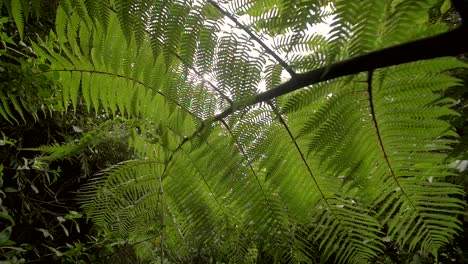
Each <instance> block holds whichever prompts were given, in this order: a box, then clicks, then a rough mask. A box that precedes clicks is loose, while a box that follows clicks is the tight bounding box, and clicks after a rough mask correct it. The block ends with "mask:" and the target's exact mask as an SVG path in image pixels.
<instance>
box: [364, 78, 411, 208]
mask: <svg viewBox="0 0 468 264" xmlns="http://www.w3.org/2000/svg"><path fill="white" fill-rule="evenodd" d="M372 77H373V71H372V70H371V71H369V72H368V73H367V93H368V94H369V108H370V112H371V116H372V123H373V125H374V128H375V134H376V136H377V140H378V142H379V147H380V151H381V152H382V155H383V158H384V159H385V163H386V165H387V167H388V169H389V171H390V174H391V175H392V178H393V180H394V181H395V183H396V184H397V186H398V188H400V190H401V192H402V193H403V195H404V196H405V197H406V199H407V200H408V201H409V203H410V204H411V207H413V208H416V207H415V206H414V204H413V202H412V201H411V199H410V198H409V196H408V194H407V193H406V192H405V190H403V187H401V185H400V182H399V181H398V178H397V177H396V175H395V171H394V170H393V167H392V165H391V163H390V160H389V159H388V155H387V151H386V150H385V146H384V143H383V141H382V135H381V134H380V129H379V123H378V122H377V117H376V114H375V106H374V94H373V93H372V79H373V78H372Z"/></svg>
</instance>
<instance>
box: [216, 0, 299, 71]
mask: <svg viewBox="0 0 468 264" xmlns="http://www.w3.org/2000/svg"><path fill="white" fill-rule="evenodd" d="M208 3H210V4H211V5H212V6H214V7H215V8H216V9H217V10H218V11H219V12H221V13H222V14H223V15H224V16H226V17H228V18H229V19H230V20H231V21H232V22H234V23H235V24H236V25H237V26H238V27H239V28H240V29H242V30H243V31H244V32H245V33H247V35H249V36H250V37H251V38H252V39H253V40H254V41H255V42H257V43H258V44H259V45H260V46H261V47H262V48H263V49H264V50H265V52H266V53H268V54H270V55H271V56H272V57H273V58H274V59H275V60H276V61H277V62H278V63H279V65H281V67H283V68H284V69H285V70H286V71H287V72H288V73H289V74H290V75H291V77H294V76H296V72H295V71H294V70H293V69H292V68H291V66H289V64H287V63H286V62H285V61H284V60H283V59H281V58H280V57H279V56H278V55H277V54H276V53H275V52H274V51H273V50H272V49H270V48H269V47H268V46H267V45H266V44H265V42H263V41H262V40H261V39H260V38H259V37H257V36H256V35H255V34H254V33H253V32H252V31H251V30H250V29H249V28H248V27H246V26H244V25H243V24H242V23H240V22H239V21H238V20H237V19H236V18H235V17H234V15H232V14H230V13H229V12H227V11H226V10H224V9H223V8H222V7H221V6H219V5H218V4H217V3H215V2H214V1H213V0H208Z"/></svg>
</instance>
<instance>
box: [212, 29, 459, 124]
mask: <svg viewBox="0 0 468 264" xmlns="http://www.w3.org/2000/svg"><path fill="white" fill-rule="evenodd" d="M466 35H468V27H467V26H461V27H459V28H457V29H454V30H452V31H449V32H446V33H442V34H439V35H436V36H432V37H428V38H423V39H420V40H416V41H412V42H409V43H404V44H400V45H397V46H393V47H390V48H385V49H382V50H378V51H374V52H370V53H367V54H365V55H362V56H357V57H354V58H350V59H347V60H343V61H339V62H336V63H332V64H330V65H328V66H324V67H321V68H318V69H315V70H312V71H308V72H304V73H298V74H296V75H295V76H294V77H292V78H291V79H289V80H288V81H287V82H284V83H282V84H280V85H278V86H276V87H275V88H273V89H270V90H267V91H265V92H262V93H259V94H257V95H256V96H253V97H252V99H251V100H246V101H244V102H242V103H239V104H238V105H236V104H235V105H236V107H229V108H227V109H225V110H224V111H223V112H221V113H220V114H218V115H216V116H214V117H213V118H212V119H213V120H214V121H219V120H221V119H223V118H226V117H227V116H229V115H231V114H232V113H233V112H235V111H238V110H241V109H245V108H246V107H249V106H252V105H255V104H258V103H261V102H266V101H268V100H270V99H273V98H276V97H279V96H282V95H285V94H288V93H291V92H294V91H296V90H299V89H301V88H304V87H307V86H310V85H313V84H317V83H321V82H324V81H328V80H332V79H336V78H339V77H344V76H348V75H352V74H356V73H360V72H366V71H370V70H374V69H378V68H384V67H388V66H393V65H399V64H403V63H408V62H413V61H418V60H428V59H433V58H438V57H446V56H457V55H459V54H463V53H467V52H468V39H466V38H465V36H466Z"/></svg>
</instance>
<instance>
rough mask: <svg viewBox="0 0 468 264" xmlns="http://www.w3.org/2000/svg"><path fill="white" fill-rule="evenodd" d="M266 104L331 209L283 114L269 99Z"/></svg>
mask: <svg viewBox="0 0 468 264" xmlns="http://www.w3.org/2000/svg"><path fill="white" fill-rule="evenodd" d="M267 104H268V105H269V106H270V107H271V109H272V110H273V112H274V113H275V115H276V117H278V121H279V122H280V123H281V125H282V126H283V127H284V129H286V132H287V133H288V135H289V137H290V138H291V140H292V142H293V144H294V147H295V148H296V150H297V152H298V153H299V156H300V157H301V160H302V162H303V163H304V166H305V167H306V169H307V172H308V173H309V175H310V177H311V178H312V180H313V181H314V184H315V186H317V189H318V191H319V192H320V196H322V198H323V199H324V201H325V203H326V204H327V206H328V208H330V210H331V211H333V209H332V207H331V206H330V204H329V203H328V201H327V197H325V194H324V193H323V191H322V189H321V188H320V185H319V184H318V182H317V179H315V176H314V174H313V173H312V169H311V168H310V166H309V163H308V162H307V160H306V158H305V156H304V153H303V152H302V150H301V148H300V147H299V144H298V143H297V141H296V139H295V137H294V135H293V134H292V131H291V129H290V128H289V126H288V124H287V123H286V120H284V118H283V116H282V115H281V113H280V112H279V110H278V108H276V106H275V105H273V103H272V102H271V101H267Z"/></svg>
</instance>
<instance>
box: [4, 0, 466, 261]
mask: <svg viewBox="0 0 468 264" xmlns="http://www.w3.org/2000/svg"><path fill="white" fill-rule="evenodd" d="M439 2H441V1H435V0H434V1H432V0H418V1H392V0H382V1H370V0H369V1H318V0H317V1H288V0H276V1H244V0H238V1H232V2H230V3H227V4H220V5H221V7H219V6H218V5H212V4H211V2H210V1H208V2H205V1H184V0H180V1H136V0H128V1H104V0H100V1H78V0H76V1H62V2H61V6H59V7H58V9H57V15H56V22H55V23H56V31H55V32H56V33H55V34H52V33H51V34H50V35H49V38H47V39H39V40H38V41H37V42H34V43H33V44H32V48H33V50H34V52H35V54H36V56H37V57H35V58H34V60H32V61H36V60H37V61H40V62H44V63H45V62H47V68H45V67H43V68H44V69H41V71H40V73H39V72H37V75H38V76H40V78H44V79H46V80H52V81H54V83H55V82H56V83H58V84H59V86H58V87H60V89H59V91H57V94H58V95H57V98H58V99H57V100H58V101H59V102H60V105H61V109H63V110H64V111H70V109H72V110H73V112H74V113H76V112H78V113H79V109H80V107H82V108H86V110H87V111H88V112H90V113H93V114H95V115H96V118H99V117H105V118H111V119H113V120H112V121H108V122H105V123H103V125H101V126H99V127H97V128H95V129H93V130H90V131H87V132H86V133H83V136H82V137H81V138H80V139H78V140H76V141H75V142H70V143H67V144H63V145H53V146H50V145H49V146H44V147H41V148H37V149H38V150H42V151H43V152H45V153H48V154H49V156H47V157H45V158H43V160H47V159H49V160H57V159H63V158H70V157H72V156H76V155H79V153H82V151H83V149H84V148H86V147H93V146H96V144H99V143H100V142H102V141H103V140H105V139H106V138H107V137H109V134H112V133H114V132H115V131H117V134H119V135H122V134H124V135H125V137H124V138H123V139H122V140H127V136H128V142H129V146H130V147H132V149H133V150H134V152H135V154H134V156H132V158H131V159H128V160H126V161H123V162H119V163H117V164H113V165H112V166H109V167H108V168H106V169H104V170H102V172H101V173H100V174H98V175H96V176H95V178H94V179H92V180H90V181H89V182H88V183H87V184H86V185H85V186H84V188H83V189H82V190H81V191H80V199H81V202H82V203H83V208H84V210H85V211H86V213H87V215H88V217H89V218H91V219H92V221H93V223H94V224H95V225H96V226H97V227H98V228H100V229H102V230H105V231H107V232H112V233H113V234H114V235H115V236H117V237H120V238H122V239H125V240H126V241H127V242H128V243H130V244H135V245H134V247H135V249H136V252H137V253H138V255H139V257H140V259H141V260H142V261H146V262H150V261H156V259H159V261H160V262H161V263H162V262H165V261H171V262H173V263H184V262H186V263H188V262H192V261H194V259H197V258H198V259H199V260H200V261H204V262H210V261H217V262H229V263H252V262H255V261H256V262H257V263H315V262H320V263H326V262H327V261H328V262H333V263H348V262H349V263H369V262H372V261H375V260H376V259H378V258H379V256H380V255H382V254H384V253H386V252H387V251H388V250H389V249H390V248H392V247H395V248H397V250H398V251H404V252H408V254H410V255H411V254H413V255H415V253H416V252H419V253H418V254H421V255H428V254H432V256H433V257H434V258H435V259H437V258H438V256H439V254H440V252H441V250H443V248H444V246H446V245H449V244H450V243H452V241H453V239H454V238H455V237H456V236H457V234H458V233H459V232H460V229H461V225H462V223H461V221H460V218H461V215H462V214H463V213H464V211H465V208H466V204H465V203H464V202H463V201H462V199H461V198H462V197H463V195H464V190H463V188H462V187H461V186H459V185H456V184H453V183H450V182H449V181H448V180H447V179H449V178H450V177H452V176H456V175H457V174H456V171H454V170H453V169H451V168H450V166H449V162H450V156H449V155H450V153H451V151H452V148H453V147H454V146H456V144H457V143H458V141H459V135H458V134H457V133H456V131H455V129H454V127H453V126H452V124H451V122H450V121H451V120H453V119H455V118H456V117H457V116H459V115H460V114H459V113H458V112H456V111H454V110H453V109H452V106H453V105H455V104H456V102H455V101H454V100H453V99H450V98H449V97H446V96H445V94H444V91H446V90H447V89H449V88H450V89H461V86H462V85H463V84H462V83H461V81H460V79H459V78H456V77H454V76H453V74H452V73H451V71H454V70H460V69H463V68H466V67H467V66H466V64H465V63H462V62H461V61H460V60H458V59H456V58H452V57H444V58H438V59H433V60H426V61H417V62H411V63H406V64H403V65H397V66H391V67H386V68H380V69H374V70H373V71H371V72H367V73H359V74H355V75H352V76H345V77H340V78H336V79H334V80H330V81H326V82H322V83H320V84H317V85H312V86H309V87H306V88H304V89H302V90H299V91H296V92H292V93H289V94H287V95H285V96H282V97H279V98H275V100H274V101H271V102H270V101H269V102H266V103H264V104H258V105H256V106H254V107H246V106H247V105H250V104H249V102H255V101H254V100H255V99H256V95H257V94H258V93H259V92H260V91H261V90H262V89H264V88H261V86H262V85H263V84H264V86H265V87H266V89H272V88H274V87H277V86H278V85H280V83H281V81H282V79H283V78H282V73H283V70H285V69H282V68H281V67H280V65H284V64H285V63H286V64H287V65H289V66H290V67H291V68H292V69H293V70H296V71H297V72H301V71H308V70H312V69H315V68H316V67H320V66H324V65H327V64H329V63H332V62H336V61H339V60H343V59H348V58H352V57H355V56H358V55H362V54H366V53H368V52H372V51H375V50H380V49H383V48H386V47H389V46H393V45H396V44H400V43H404V42H409V41H413V40H415V39H418V38H421V37H426V36H431V35H434V34H437V33H440V32H444V31H446V30H447V28H448V27H447V26H444V25H441V24H437V23H436V24H434V23H429V21H430V18H429V12H430V11H431V10H432V9H433V8H435V7H440V5H441V4H442V3H439ZM443 5H446V4H445V3H444V4H443ZM445 8H446V7H444V10H445ZM226 10H227V11H226ZM226 12H231V13H233V14H234V15H236V16H237V15H239V16H240V15H243V16H247V19H244V21H247V22H248V23H251V25H252V27H251V28H252V29H255V30H256V31H254V33H255V34H256V35H258V36H259V37H260V39H262V38H263V39H270V40H272V41H271V42H272V43H273V46H274V48H276V49H275V50H277V52H278V55H280V57H281V56H282V57H284V58H285V62H284V63H283V62H281V61H275V60H274V58H275V56H274V54H272V51H269V50H265V49H264V47H263V48H262V47H261V45H260V46H259V43H258V41H261V40H256V41H257V42H255V41H253V40H252V36H251V35H249V33H248V32H247V31H246V30H244V31H240V30H230V29H228V30H225V29H224V28H226V27H228V28H230V27H231V26H230V24H229V23H228V22H227V21H226V20H227V18H226V16H225V14H226ZM330 15H332V16H333V18H334V21H333V23H332V24H331V25H330V34H329V35H328V36H326V37H324V36H320V35H318V34H315V33H313V30H309V29H310V28H313V27H314V26H318V25H319V24H320V23H321V22H323V21H325V20H326V19H327V17H329V16H330ZM13 17H15V16H13ZM15 22H16V19H15ZM16 24H17V25H18V22H16ZM18 26H20V25H18ZM401 56H403V55H401ZM35 74H36V72H35ZM292 75H293V76H292V80H293V81H294V80H295V79H294V78H295V76H294V74H292ZM38 78H39V77H38ZM11 94H13V95H11ZM7 96H8V98H10V97H11V98H13V97H14V96H15V95H14V93H12V92H8V93H6V94H5V95H3V97H2V98H6V97H7ZM226 98H228V99H229V100H226ZM4 101H5V102H3V104H2V105H0V106H2V107H3V108H1V109H7V108H6V107H7V106H9V104H8V103H6V100H4ZM12 104H13V105H15V104H14V103H12ZM231 104H232V107H233V109H234V110H235V111H234V112H233V113H230V114H229V115H228V116H227V117H225V118H222V119H221V118H218V116H216V113H218V112H220V111H221V110H223V109H224V108H225V107H227V106H229V105H231ZM8 109H9V111H10V113H9V112H6V110H4V112H5V114H4V115H3V114H2V116H3V117H4V118H5V119H7V120H10V119H13V120H15V119H14V116H16V115H15V114H13V113H12V111H11V108H8ZM20 109H21V110H22V109H23V108H15V110H16V111H17V112H18V115H19V116H20V117H23V116H24V114H23V113H22V111H20ZM26 112H28V113H30V112H33V111H30V110H29V109H26ZM68 114H71V113H68ZM23 119H24V117H23ZM109 131H110V133H108V132H109ZM37 149H36V150H37ZM80 247H81V244H75V245H73V246H70V247H69V250H68V251H67V252H69V255H70V256H69V257H71V258H73V257H74V256H75V255H74V254H75V253H76V252H81V249H80ZM61 254H62V253H61ZM76 254H77V255H80V254H81V253H76ZM72 256H73V257H72ZM418 256H419V255H418ZM210 259H211V260H210Z"/></svg>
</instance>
